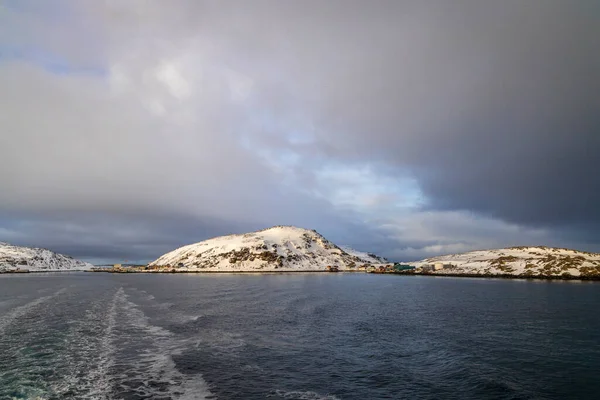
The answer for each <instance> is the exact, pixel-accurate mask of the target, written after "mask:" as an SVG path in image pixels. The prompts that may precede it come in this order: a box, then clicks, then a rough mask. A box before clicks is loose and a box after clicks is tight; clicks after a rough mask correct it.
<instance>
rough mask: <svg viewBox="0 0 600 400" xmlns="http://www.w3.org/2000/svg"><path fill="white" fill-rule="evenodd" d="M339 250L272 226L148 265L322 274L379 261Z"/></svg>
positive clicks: (306, 233) (310, 234)
mask: <svg viewBox="0 0 600 400" xmlns="http://www.w3.org/2000/svg"><path fill="white" fill-rule="evenodd" d="M361 255H365V253H359V252H354V251H352V253H351V252H350V251H348V249H342V248H340V247H338V246H336V245H335V244H333V243H331V242H330V241H329V240H327V239H325V238H324V237H323V236H321V235H320V234H319V233H318V232H317V231H314V230H307V229H302V228H297V227H294V226H274V227H272V228H269V229H264V230H261V231H257V232H251V233H246V234H243V235H230V236H222V237H217V238H214V239H209V240H206V241H204V242H200V243H196V244H191V245H189V246H184V247H181V248H179V249H176V250H174V251H172V252H170V253H167V254H165V255H163V256H161V257H159V258H158V259H157V260H156V261H153V262H152V263H150V266H175V267H177V268H178V269H183V270H206V271H240V272H241V271H323V270H325V269H326V267H327V266H328V265H330V266H337V267H338V268H339V269H340V270H352V269H355V268H357V267H358V266H359V265H364V264H371V263H375V262H379V261H377V260H381V258H379V257H376V256H375V258H372V257H371V256H368V257H361Z"/></svg>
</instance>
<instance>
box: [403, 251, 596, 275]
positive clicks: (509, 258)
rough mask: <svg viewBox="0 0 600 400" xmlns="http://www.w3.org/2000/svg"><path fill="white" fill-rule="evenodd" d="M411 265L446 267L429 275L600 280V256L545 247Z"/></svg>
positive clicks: (441, 258)
mask: <svg viewBox="0 0 600 400" xmlns="http://www.w3.org/2000/svg"><path fill="white" fill-rule="evenodd" d="M409 264H411V265H414V266H416V267H427V266H431V265H435V264H438V265H440V264H442V265H444V267H443V269H440V270H437V271H431V272H430V273H433V274H459V275H462V274H466V275H512V276H522V277H531V276H543V277H560V276H562V277H596V276H599V277H600V254H598V253H587V252H584V251H578V250H571V249H561V248H553V247H545V246H535V247H526V246H522V247H510V248H505V249H495V250H479V251H471V252H468V253H462V254H450V255H445V256H439V257H432V258H427V259H425V260H421V261H417V262H411V263H409Z"/></svg>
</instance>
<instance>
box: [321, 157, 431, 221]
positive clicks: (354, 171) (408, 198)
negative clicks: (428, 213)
mask: <svg viewBox="0 0 600 400" xmlns="http://www.w3.org/2000/svg"><path fill="white" fill-rule="evenodd" d="M316 177H317V182H319V186H320V188H321V190H322V191H324V192H325V193H323V195H324V197H326V198H329V199H330V201H331V202H332V203H334V204H336V205H339V206H344V207H350V208H353V209H355V210H356V211H361V212H367V213H368V212H373V211H376V210H377V211H381V210H386V211H392V210H407V209H415V208H418V207H419V206H420V205H421V202H422V198H423V194H422V193H421V191H420V189H419V186H418V184H417V182H416V180H415V179H413V178H411V177H410V176H408V175H405V176H390V175H387V174H385V173H383V172H382V171H378V170H377V168H376V167H372V166H369V165H361V164H356V165H352V164H346V163H328V164H325V165H322V166H321V167H320V168H319V169H318V170H317V171H316Z"/></svg>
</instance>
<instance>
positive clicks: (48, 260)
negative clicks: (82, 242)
mask: <svg viewBox="0 0 600 400" xmlns="http://www.w3.org/2000/svg"><path fill="white" fill-rule="evenodd" d="M92 267H93V266H92V264H89V263H86V262H83V261H79V260H75V259H73V258H71V257H69V256H65V255H62V254H57V253H54V252H52V251H50V250H46V249H38V248H32V247H21V246H11V245H10V244H8V243H1V242H0V272H10V271H15V270H28V271H32V272H33V271H82V270H88V269H90V268H92Z"/></svg>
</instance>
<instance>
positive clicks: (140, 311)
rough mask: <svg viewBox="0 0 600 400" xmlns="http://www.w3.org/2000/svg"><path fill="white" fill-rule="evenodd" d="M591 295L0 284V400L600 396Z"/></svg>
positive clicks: (349, 281)
mask: <svg viewBox="0 0 600 400" xmlns="http://www.w3.org/2000/svg"><path fill="white" fill-rule="evenodd" d="M599 306H600V284H599V283H592V282H545V281H517V280H513V281H511V280H493V279H469V278H436V277H402V276H385V275H369V274H280V275H275V274H272V275H251V274H245V275H233V274H232V275H229V274H210V275H184V274H174V275H166V274H165V275H145V274H136V275H111V274H98V273H96V274H90V273H87V274H86V273H62V274H28V275H3V276H0V399H2V400H4V399H13V398H17V399H29V398H40V399H266V398H268V399H274V400H276V399H600V314H599Z"/></svg>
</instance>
